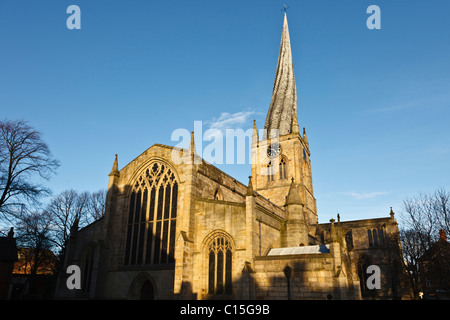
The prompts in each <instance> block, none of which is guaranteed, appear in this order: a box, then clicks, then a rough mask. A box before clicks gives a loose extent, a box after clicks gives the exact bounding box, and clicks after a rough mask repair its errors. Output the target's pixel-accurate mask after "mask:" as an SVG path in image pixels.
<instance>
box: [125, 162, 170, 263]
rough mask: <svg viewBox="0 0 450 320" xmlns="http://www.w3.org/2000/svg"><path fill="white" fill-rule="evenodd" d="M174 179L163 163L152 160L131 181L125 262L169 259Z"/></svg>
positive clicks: (168, 261)
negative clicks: (134, 181) (139, 174)
mask: <svg viewBox="0 0 450 320" xmlns="http://www.w3.org/2000/svg"><path fill="white" fill-rule="evenodd" d="M177 197H178V182H177V179H176V177H175V174H174V172H173V171H172V169H170V168H169V167H168V166H167V165H165V164H163V163H159V162H155V163H153V164H152V165H151V166H150V167H149V168H148V169H147V170H146V171H145V173H144V174H142V175H141V176H140V177H139V178H138V179H137V181H136V183H135V184H134V186H133V188H132V191H131V195H130V200H129V201H130V202H129V212H128V227H127V238H126V245H125V261H124V263H125V265H142V264H146V265H148V264H165V263H173V262H174V261H175V259H174V250H175V229H176V217H177Z"/></svg>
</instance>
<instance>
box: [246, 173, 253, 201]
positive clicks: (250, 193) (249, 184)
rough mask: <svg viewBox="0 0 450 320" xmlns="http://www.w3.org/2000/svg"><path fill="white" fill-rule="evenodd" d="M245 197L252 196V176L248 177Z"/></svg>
mask: <svg viewBox="0 0 450 320" xmlns="http://www.w3.org/2000/svg"><path fill="white" fill-rule="evenodd" d="M247 196H254V192H253V184H252V176H248V186H247Z"/></svg>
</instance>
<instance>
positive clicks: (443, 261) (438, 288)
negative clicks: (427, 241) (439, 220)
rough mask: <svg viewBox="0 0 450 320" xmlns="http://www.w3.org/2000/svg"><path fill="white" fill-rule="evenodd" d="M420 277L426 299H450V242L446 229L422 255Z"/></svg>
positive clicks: (440, 232)
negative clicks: (449, 241)
mask: <svg viewBox="0 0 450 320" xmlns="http://www.w3.org/2000/svg"><path fill="white" fill-rule="evenodd" d="M419 279H420V283H421V287H422V293H423V298H424V299H450V243H448V241H447V235H446V232H445V231H444V230H440V231H439V240H438V241H437V242H436V243H435V244H433V245H432V246H431V247H430V249H428V250H427V251H426V252H425V253H424V254H423V255H422V256H421V257H420V259H419Z"/></svg>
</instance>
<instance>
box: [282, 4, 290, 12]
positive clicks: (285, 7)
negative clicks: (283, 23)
mask: <svg viewBox="0 0 450 320" xmlns="http://www.w3.org/2000/svg"><path fill="white" fill-rule="evenodd" d="M287 9H289V7H288V6H286V5H285V4H283V9H282V11H284V13H286V11H287Z"/></svg>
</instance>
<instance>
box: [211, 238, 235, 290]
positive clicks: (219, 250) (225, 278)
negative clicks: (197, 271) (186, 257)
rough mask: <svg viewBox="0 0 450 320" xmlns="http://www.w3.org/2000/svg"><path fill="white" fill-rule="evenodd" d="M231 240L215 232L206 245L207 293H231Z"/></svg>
mask: <svg viewBox="0 0 450 320" xmlns="http://www.w3.org/2000/svg"><path fill="white" fill-rule="evenodd" d="M232 256H233V254H232V247H231V241H230V240H229V239H228V238H227V237H226V236H225V235H223V234H217V235H216V236H215V237H214V238H213V239H212V240H211V242H210V245H209V247H208V267H209V268H208V293H209V294H231V270H232V269H231V266H232Z"/></svg>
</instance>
